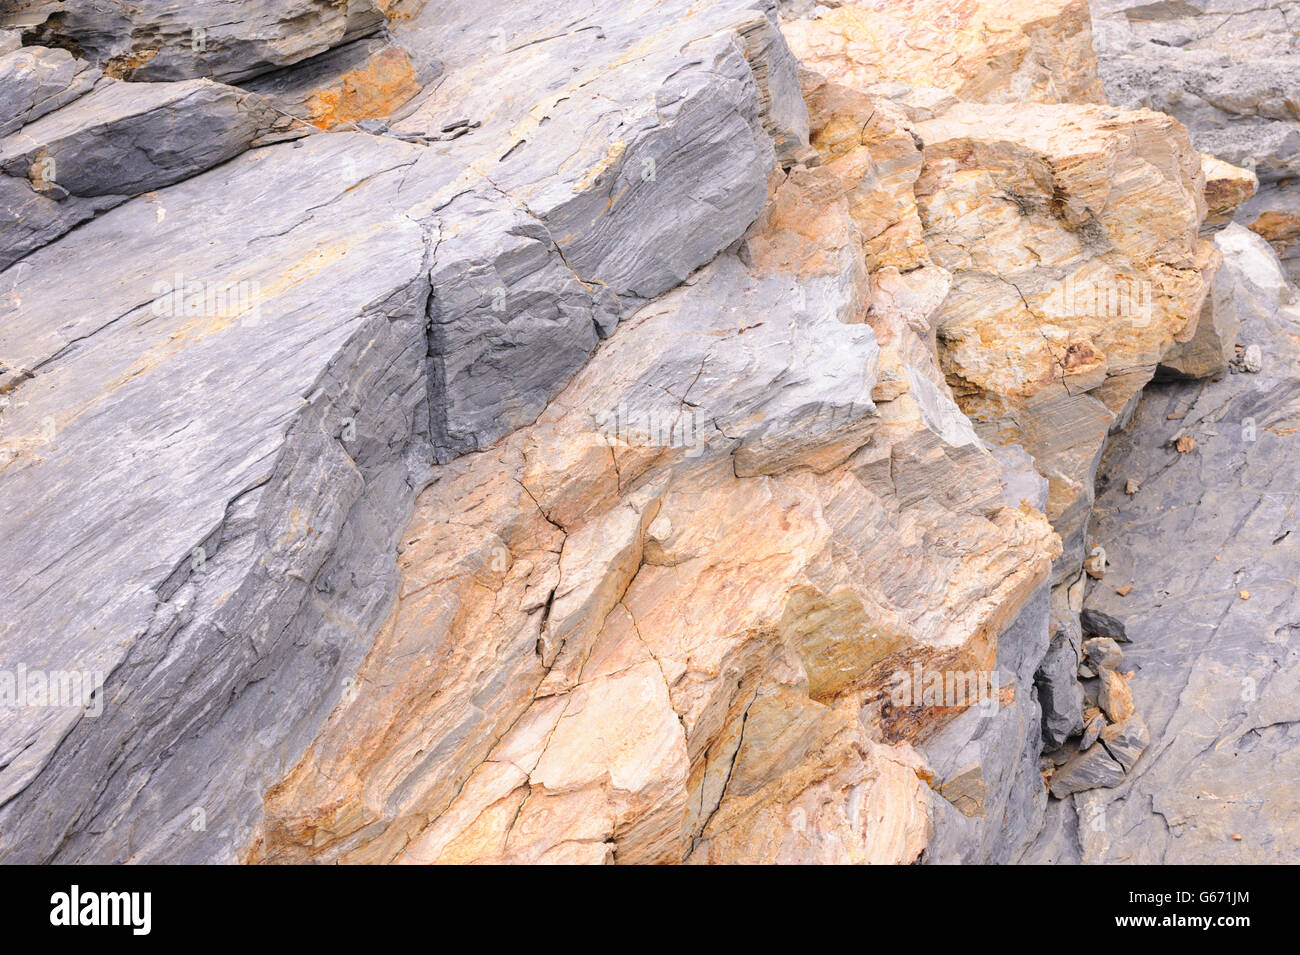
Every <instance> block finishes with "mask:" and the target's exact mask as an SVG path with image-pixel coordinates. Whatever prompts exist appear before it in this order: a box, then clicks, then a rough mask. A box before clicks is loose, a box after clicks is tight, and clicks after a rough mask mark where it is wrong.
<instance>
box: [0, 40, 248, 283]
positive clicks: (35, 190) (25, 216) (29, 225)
mask: <svg viewBox="0 0 1300 955" xmlns="http://www.w3.org/2000/svg"><path fill="white" fill-rule="evenodd" d="M44 52H48V53H61V52H62V51H44ZM3 83H4V80H3V79H2V78H0V84H3ZM0 88H3V87H0ZM10 88H11V89H12V86H11V87H10ZM37 113H40V115H39V116H36V115H35V114H37ZM27 115H28V117H29V118H31V121H30V122H28V123H27V124H26V125H23V126H20V127H18V128H16V129H14V130H13V131H12V132H10V133H9V134H8V135H7V136H4V137H3V138H0V191H2V192H3V194H4V197H5V211H4V214H3V217H0V267H5V266H8V265H10V264H12V263H13V262H15V261H17V260H18V259H20V258H22V257H23V256H24V255H26V254H27V253H29V252H31V251H32V250H33V249H37V248H40V247H41V246H42V245H45V244H47V243H49V242H51V241H53V240H54V239H56V238H58V236H60V235H62V234H63V233H64V232H66V231H68V230H69V229H71V228H72V227H73V226H75V225H77V224H78V223H80V222H82V221H84V220H86V219H88V218H90V217H92V216H94V215H96V214H97V213H99V212H102V211H103V210H105V209H108V208H112V207H113V206H115V205H117V204H119V203H121V202H125V201H126V200H127V199H129V198H130V197H132V196H135V195H139V194H140V193H143V192H147V191H149V190H152V189H158V188H161V187H163V186H169V185H171V184H172V183H174V182H178V181H180V180H182V179H186V178H189V177H190V176H193V175H195V174H196V173H199V172H202V171H203V170H205V169H210V168H211V167H213V166H215V165H218V164H219V163H222V162H225V161H226V160H227V159H230V158H231V157H232V156H235V155H238V154H239V153H241V152H243V151H244V150H245V149H247V148H248V147H249V145H250V144H251V143H252V142H253V141H254V140H255V139H257V137H258V136H259V135H261V134H262V133H263V132H264V131H265V130H267V129H269V128H270V127H271V126H272V125H273V122H274V117H273V114H272V113H271V112H270V111H269V110H267V109H266V108H265V107H264V106H262V105H261V104H260V103H259V102H258V101H257V100H255V99H253V98H251V97H249V96H248V95H247V94H246V93H243V92H241V91H240V90H237V89H234V88H233V87H229V86H224V85H222V84H220V83H213V82H211V81H209V80H187V81H184V82H178V83H141V84H130V83H122V82H119V81H116V80H101V81H100V82H99V83H98V84H97V85H96V86H95V88H94V89H93V90H91V91H89V92H86V93H84V94H83V95H80V96H78V97H76V98H75V99H73V101H71V102H69V103H68V104H67V105H65V106H63V107H61V108H59V109H55V110H54V111H52V112H41V111H39V110H35V109H33V110H31V111H29V112H28V114H27Z"/></svg>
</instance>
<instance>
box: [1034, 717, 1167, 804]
mask: <svg viewBox="0 0 1300 955" xmlns="http://www.w3.org/2000/svg"><path fill="white" fill-rule="evenodd" d="M1149 740H1150V737H1149V734H1148V732H1147V727H1146V723H1144V722H1143V720H1142V717H1140V716H1130V717H1129V718H1128V719H1127V720H1125V721H1123V722H1122V723H1114V724H1112V725H1110V726H1107V727H1106V728H1105V729H1103V730H1101V732H1100V733H1099V734H1098V736H1097V737H1096V745H1092V744H1091V743H1090V744H1089V745H1088V746H1083V745H1080V747H1079V749H1080V752H1079V753H1077V754H1076V755H1075V756H1074V757H1073V758H1071V759H1070V761H1069V762H1068V763H1066V764H1065V765H1064V766H1062V767H1061V768H1060V769H1058V770H1057V771H1056V773H1055V774H1054V775H1053V776H1052V782H1051V792H1052V795H1053V796H1055V797H1056V798H1057V799H1063V798H1065V797H1066V796H1070V795H1073V794H1074V793H1077V792H1083V791H1085V790H1090V789H1103V788H1109V787H1112V786H1116V785H1118V784H1119V783H1120V782H1121V781H1122V780H1123V779H1124V775H1125V774H1126V773H1127V772H1128V771H1129V770H1130V769H1132V768H1133V766H1134V764H1135V763H1136V762H1137V760H1138V757H1139V756H1140V755H1142V750H1143V749H1145V748H1146V745H1147V743H1148V742H1149Z"/></svg>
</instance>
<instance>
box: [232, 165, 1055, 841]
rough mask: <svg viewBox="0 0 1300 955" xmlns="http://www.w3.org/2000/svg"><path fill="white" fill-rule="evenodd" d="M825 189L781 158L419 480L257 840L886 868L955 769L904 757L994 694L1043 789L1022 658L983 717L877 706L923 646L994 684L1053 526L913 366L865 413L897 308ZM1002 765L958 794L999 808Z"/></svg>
mask: <svg viewBox="0 0 1300 955" xmlns="http://www.w3.org/2000/svg"><path fill="white" fill-rule="evenodd" d="M823 168H825V167H823ZM846 188H847V184H841V183H839V182H838V181H837V180H836V178H835V177H834V175H833V174H832V173H830V172H829V171H827V172H823V171H822V169H816V170H800V169H796V170H795V171H793V172H792V173H791V174H790V175H789V177H788V178H787V179H786V180H785V181H784V182H783V183H782V184H781V185H780V186H779V187H778V188H777V190H776V193H775V195H774V197H773V200H772V203H771V205H770V207H769V210H768V213H767V215H766V216H765V217H764V220H763V221H762V223H760V226H759V227H758V228H757V229H756V230H755V231H754V232H753V233H751V234H750V236H749V237H748V238H747V239H746V241H745V243H744V245H743V246H742V247H741V249H740V250H739V251H738V252H736V253H728V254H724V255H723V256H720V257H719V258H718V259H717V260H715V261H714V262H713V263H712V264H710V265H709V266H708V267H707V268H706V269H704V270H703V271H702V272H701V273H699V274H698V275H697V276H695V277H694V278H692V279H691V280H690V281H689V282H688V283H687V284H685V285H684V286H682V287H680V288H678V289H676V290H674V291H673V292H670V293H669V294H668V295H666V296H664V297H663V298H661V299H660V300H658V301H657V302H655V303H652V304H650V305H648V306H645V307H644V308H642V309H641V310H639V311H637V312H636V313H635V314H634V315H633V316H632V317H631V318H630V319H629V320H627V321H626V322H625V323H624V325H623V327H621V328H620V329H619V330H618V331H617V332H616V333H615V334H614V335H613V336H612V337H611V339H610V340H609V341H608V342H607V343H606V344H605V345H604V346H603V347H602V348H601V349H600V351H598V352H597V354H596V355H595V356H594V358H593V360H592V362H591V363H590V364H589V365H588V366H587V367H586V368H584V369H583V371H582V372H581V373H580V374H579V375H578V376H577V378H575V380H574V381H573V382H572V383H571V384H570V386H569V387H568V388H566V389H565V391H563V392H562V393H561V394H560V395H559V396H558V397H557V398H556V399H555V401H554V402H552V403H551V405H550V406H549V407H548V408H547V410H546V412H545V413H544V414H543V415H542V417H541V418H540V420H539V421H538V423H537V424H536V425H534V426H532V427H529V428H525V429H523V430H521V431H518V432H516V433H515V434H513V435H511V436H510V437H509V438H507V439H506V440H505V441H504V442H501V443H499V444H498V445H496V446H495V447H493V448H491V449H489V450H487V451H485V452H482V453H479V454H471V455H467V456H465V457H462V458H460V459H458V460H457V461H455V462H453V463H452V464H449V465H447V466H446V467H445V468H443V469H441V471H440V473H439V475H438V477H437V478H436V479H435V482H434V483H433V484H432V485H431V486H430V487H429V488H428V489H427V490H426V491H425V492H424V493H423V494H422V495H421V497H420V499H419V501H418V502H417V506H416V513H415V516H414V519H413V520H412V523H411V524H410V526H409V527H408V529H407V533H406V535H404V537H403V548H404V549H403V554H402V558H401V564H402V568H403V575H404V580H403V585H402V594H401V599H400V601H399V603H398V605H397V608H396V610H395V611H394V614H393V615H392V616H391V617H390V619H389V621H388V622H387V624H386V625H385V628H384V629H383V631H382V632H381V633H380V636H379V638H378V640H377V643H376V646H375V648H374V650H373V651H372V653H371V655H370V658H369V659H368V660H367V663H366V665H365V667H363V669H362V671H361V673H360V674H359V677H358V681H357V685H356V688H355V689H354V691H353V692H352V693H351V694H350V696H349V697H348V699H347V701H346V703H345V705H344V706H342V707H340V708H339V709H338V710H336V712H335V713H334V715H333V716H332V717H331V719H330V721H329V723H328V724H327V725H326V727H325V728H324V730H323V732H322V733H321V735H320V736H319V737H318V738H317V740H316V741H315V743H314V744H313V746H312V748H311V750H309V751H308V753H307V754H306V756H305V757H304V759H303V760H302V761H301V762H300V763H299V764H298V765H297V766H296V767H294V769H293V771H292V772H291V773H289V774H288V775H287V776H286V777H285V779H284V780H283V781H282V782H281V783H279V784H278V785H277V786H276V787H274V788H273V789H272V790H271V792H270V793H269V795H268V799H267V815H266V822H265V823H264V825H263V827H262V829H261V831H260V833H259V837H258V839H257V840H256V841H255V842H254V843H253V844H252V846H251V847H250V859H252V860H254V861H271V862H289V861H306V860H318V861H346V862H379V861H383V862H390V861H399V862H469V861H512V862H537V861H570V862H572V861H583V862H602V861H617V862H677V861H687V862H735V861H751V862H797V861H814V860H816V861H844V862H869V861H874V862H903V861H911V860H913V859H915V858H917V856H918V855H919V854H920V852H921V850H922V849H923V848H924V847H925V845H926V841H927V834H928V831H929V828H930V822H929V820H930V818H931V816H932V815H934V814H935V813H943V812H944V810H942V809H940V808H938V807H939V805H940V804H941V803H942V804H945V805H946V804H947V800H949V799H951V800H962V797H960V796H958V795H957V793H956V786H957V785H963V784H964V781H965V780H967V779H968V778H969V771H970V769H971V767H970V766H969V765H968V764H963V765H961V766H960V767H950V766H948V765H947V764H943V765H941V766H939V767H938V769H937V771H936V769H935V768H933V767H931V766H929V764H928V763H927V762H926V760H925V758H924V757H923V756H922V755H920V754H919V753H918V752H917V750H916V748H915V747H914V745H913V744H916V745H920V746H924V745H927V744H926V741H927V740H931V739H934V738H935V734H936V733H937V732H940V731H941V730H942V728H943V727H945V726H948V725H950V724H953V720H954V719H956V718H958V717H960V716H961V714H963V713H967V714H972V715H974V716H976V717H978V718H980V719H981V720H982V722H983V724H984V725H985V726H989V725H992V724H1001V723H1002V722H1004V720H1003V719H1001V718H1000V717H1001V714H1002V712H1003V711H1006V713H1007V714H1008V717H1007V718H1010V719H1011V720H1012V725H1014V726H1016V727H1019V729H1020V734H1021V735H1020V736H1019V740H1020V741H1021V744H1022V745H1023V743H1024V742H1025V741H1027V742H1028V745H1029V746H1030V747H1031V754H1030V760H1029V763H1028V764H1029V767H1030V772H1031V773H1033V774H1034V775H1035V776H1036V773H1035V772H1034V771H1033V759H1032V756H1033V753H1034V752H1036V745H1037V740H1038V714H1037V708H1036V706H1034V705H1033V703H1032V696H1031V694H1032V690H1031V688H1030V685H1029V679H1028V678H1029V677H1030V676H1031V675H1032V668H1033V666H1034V664H1035V663H1036V659H1037V657H1036V656H1031V655H1030V654H1026V656H1030V662H1029V663H1028V667H1027V668H1026V667H1025V665H1024V664H1023V663H1022V664H1021V670H1020V672H1019V673H1008V674H1007V676H1006V682H1005V685H1003V686H1001V687H999V688H997V692H996V693H995V694H994V695H992V696H991V697H984V698H983V700H984V703H985V704H986V705H985V706H981V707H980V709H981V710H982V711H983V712H976V710H975V709H974V708H973V707H972V703H973V702H974V701H973V700H964V701H962V702H961V703H959V704H955V705H953V706H948V707H944V706H938V707H936V706H924V705H921V704H920V701H919V700H918V701H917V705H912V704H911V702H910V701H908V702H905V703H902V704H899V701H898V700H897V699H895V698H894V697H893V696H892V694H891V693H890V690H891V689H892V688H893V686H894V683H895V681H894V676H895V675H896V674H897V673H899V672H900V671H901V670H902V669H903V668H904V667H910V666H911V665H912V663H913V662H916V663H917V665H918V666H920V665H921V662H922V661H923V662H924V664H925V667H926V669H927V670H929V671H931V672H940V673H943V672H950V671H952V670H960V671H972V672H976V673H979V674H987V673H989V672H990V671H992V670H993V669H994V668H995V667H996V666H997V665H998V664H999V663H1000V662H1001V657H1000V656H999V654H1000V652H1001V651H1000V649H999V647H1000V645H1001V644H1000V641H999V637H1000V635H1003V634H1006V635H1007V636H1008V638H1010V637H1011V636H1013V635H1012V634H1011V633H1010V632H1009V631H1010V629H1011V625H1012V624H1013V622H1014V621H1015V619H1016V617H1017V615H1018V613H1019V611H1020V608H1021V607H1023V606H1025V605H1026V604H1027V603H1028V601H1029V599H1030V598H1031V596H1032V595H1033V594H1034V593H1035V592H1036V591H1039V590H1040V589H1041V588H1042V586H1043V585H1044V584H1045V582H1046V579H1047V573H1048V567H1049V565H1050V562H1051V560H1052V558H1053V556H1054V555H1055V553H1056V551H1055V538H1054V536H1053V535H1052V534H1051V532H1050V529H1049V528H1048V526H1047V523H1046V521H1045V520H1044V519H1043V517H1042V515H1041V514H1040V513H1039V512H1037V511H1035V510H1034V509H1033V508H1032V507H1031V506H1030V505H1029V504H1028V503H1027V502H1024V501H1023V500H1022V499H1021V498H1020V496H1019V495H1018V494H1010V495H1008V494H1005V493H1004V483H1006V484H1010V483H1014V482H1013V478H1012V475H1014V474H1015V473H1016V467H1015V466H1014V465H1012V464H1010V463H1008V464H1007V465H1006V466H1005V467H1004V466H1003V464H1001V463H1000V462H999V461H998V460H997V459H995V458H994V457H993V456H992V455H991V454H990V453H989V452H988V451H987V450H986V449H984V448H983V447H982V446H981V445H980V443H979V441H978V439H977V438H976V437H975V435H974V432H973V431H972V430H971V429H970V426H969V423H968V422H966V421H965V419H964V418H962V417H961V415H960V413H959V412H958V410H957V408H956V406H955V405H954V404H953V403H952V400H951V398H950V397H949V396H948V395H947V390H946V386H945V385H944V383H943V381H942V378H941V377H938V375H937V367H936V363H935V362H934V359H933V355H931V359H930V364H931V368H933V369H934V370H933V371H931V372H929V373H927V371H926V369H925V368H924V367H912V366H910V365H908V364H907V363H906V362H903V363H902V367H904V368H905V369H907V371H908V373H909V380H908V382H907V384H906V385H905V386H904V390H902V391H901V392H900V391H895V392H894V393H893V395H892V396H891V397H890V398H888V399H885V398H884V397H883V396H882V397H880V398H878V399H877V400H873V398H872V395H873V393H875V394H879V392H878V390H877V389H878V385H879V382H878V378H877V372H876V369H877V367H878V365H879V362H880V352H881V346H880V345H879V344H878V339H877V332H876V329H880V330H882V331H883V330H884V329H886V328H888V327H889V323H890V322H894V323H897V324H896V325H895V326H894V328H895V330H894V331H892V332H891V333H890V335H891V338H893V339H895V340H896V339H897V338H898V337H899V335H900V334H901V333H900V331H899V330H898V329H900V328H903V327H906V326H905V319H904V316H903V315H900V314H898V313H897V311H896V309H897V308H898V305H897V301H898V299H897V297H896V296H897V295H898V293H897V292H896V293H895V295H894V296H890V297H888V298H886V297H885V296H880V297H879V299H876V298H873V297H872V295H871V290H870V287H869V285H868V284H867V283H866V276H865V274H864V272H863V270H862V267H861V254H862V252H861V248H862V245H861V244H862V235H861V233H860V232H859V231H858V229H857V227H856V225H855V222H854V218H853V216H852V215H851V214H850V207H849V203H848V202H847V201H846V199H845V198H844V197H843V196H842V195H837V194H836V193H837V192H842V191H844V190H845V189H846ZM868 304H870V305H871V306H873V307H878V310H879V318H878V320H877V321H874V322H872V324H871V325H868V324H863V323H862V317H863V312H864V310H865V309H866V306H868ZM868 320H869V321H871V319H870V318H869V319H868ZM891 347H893V348H897V347H898V345H897V344H894V345H892V346H891ZM931 376H933V377H931ZM1021 467H1023V464H1021ZM921 488H928V489H929V492H928V493H924V494H918V493H917V492H918V491H919V489H921ZM1011 498H1014V499H1011ZM886 562H888V566H889V570H888V572H887V573H886V572H883V571H884V568H885V566H886ZM1041 623H1043V624H1045V616H1043V618H1042V620H1041ZM1035 630H1036V631H1037V633H1038V634H1041V633H1042V630H1041V627H1040V628H1033V627H1031V628H1030V635H1029V639H1028V644H1029V645H1030V646H1032V644H1033V633H1034V631H1035ZM1021 645H1022V644H1021V642H1020V641H1017V640H1013V639H1008V640H1007V641H1006V646H1008V647H1012V648H1016V647H1020V646H1021ZM1039 655H1041V649H1039ZM953 725H955V724H953ZM970 731H971V727H970V726H969V725H967V726H965V727H963V728H962V729H961V732H962V733H967V734H968V733H969V732H970ZM999 735H1004V734H1003V731H1002V730H1000V729H999V730H996V731H994V730H990V731H989V736H990V738H991V739H992V738H993V737H996V736H999ZM950 769H952V770H954V772H953V773H952V775H953V777H954V778H953V779H952V780H950V779H949V778H947V776H946V775H939V774H940V773H946V772H947V771H948V770H950ZM956 770H960V772H957V771H956ZM975 775H976V776H979V775H980V774H979V767H976V773H975ZM958 777H960V778H961V779H962V780H963V782H958ZM1010 782H1011V780H1003V779H1001V778H990V779H988V780H987V781H983V780H982V779H981V783H979V784H972V785H975V786H976V788H978V789H979V790H980V791H981V793H983V792H985V791H987V793H988V799H989V804H988V806H987V811H988V813H989V815H990V816H994V815H996V813H997V810H998V809H999V808H1000V802H1001V801H1005V800H1006V799H1007V798H1008V797H1009V794H1010V792H1011V790H1012V788H1013V787H1012V786H1011V785H1010ZM931 787H933V789H932V788H931ZM945 787H947V791H945ZM1033 791H1034V790H1032V789H1030V790H1027V792H1029V793H1032V792H1033ZM1040 793H1041V790H1040ZM962 802H963V806H966V807H967V808H969V809H970V811H971V812H972V814H978V815H983V813H984V811H985V806H984V805H983V800H982V799H981V801H980V802H981V804H980V805H979V806H978V807H974V806H969V804H968V800H962ZM1026 824H1027V820H1026ZM976 851H978V849H977V850H976Z"/></svg>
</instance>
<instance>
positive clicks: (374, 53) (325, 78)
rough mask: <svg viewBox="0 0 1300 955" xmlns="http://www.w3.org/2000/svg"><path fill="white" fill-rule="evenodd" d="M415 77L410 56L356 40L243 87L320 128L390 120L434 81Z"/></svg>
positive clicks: (386, 44) (381, 42)
mask: <svg viewBox="0 0 1300 955" xmlns="http://www.w3.org/2000/svg"><path fill="white" fill-rule="evenodd" d="M429 73H436V71H435V70H426V75H425V76H424V77H421V76H420V74H418V73H417V72H416V68H415V65H414V64H413V63H412V60H411V56H410V54H409V53H408V52H407V51H406V50H405V49H404V48H403V47H401V46H398V45H397V44H395V43H393V42H391V41H390V40H388V39H386V38H383V37H373V38H369V39H362V40H357V41H355V42H353V43H348V44H346V45H344V46H340V47H337V48H336V49H333V50H330V51H328V52H326V53H322V54H321V55H320V56H316V57H312V58H311V59H310V60H305V61H303V62H301V63H298V64H295V65H294V66H291V67H285V68H283V69H280V70H276V71H275V72H272V73H267V74H264V75H262V76H259V77H257V78H255V79H253V80H249V81H247V82H245V83H243V84H242V85H243V87H244V88H245V89H247V90H249V91H251V92H254V93H258V94H260V95H262V96H264V97H266V99H267V100H269V101H270V102H271V103H272V104H274V106H275V107H276V108H277V109H278V110H280V111H281V112H282V113H284V114H287V115H289V116H293V117H296V118H298V119H300V120H302V121H303V122H305V123H307V124H309V125H311V126H313V127H316V128H318V129H327V130H328V129H336V128H338V127H341V126H349V125H352V124H355V123H358V122H361V121H363V120H367V119H389V118H391V117H393V116H394V115H395V114H398V113H400V111H401V110H402V108H403V107H404V106H406V105H407V103H409V102H410V100H411V99H412V98H414V97H415V96H416V95H417V94H419V93H420V92H421V90H422V89H423V82H427V81H428V80H429V79H430V78H431V77H430V76H429V75H428V74H429Z"/></svg>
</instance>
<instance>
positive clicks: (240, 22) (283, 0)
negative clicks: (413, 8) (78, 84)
mask: <svg viewBox="0 0 1300 955" xmlns="http://www.w3.org/2000/svg"><path fill="white" fill-rule="evenodd" d="M33 6H36V5H33ZM27 20H28V21H29V23H28V25H27V27H26V29H25V30H24V36H25V37H26V38H28V42H37V43H43V44H46V45H48V46H60V47H64V48H71V49H75V50H79V51H80V53H81V55H82V56H84V57H85V58H86V59H88V60H89V61H90V62H92V63H93V64H94V65H96V66H99V67H101V68H103V69H105V70H106V71H107V72H108V73H109V74H110V75H113V76H120V77H123V78H127V79H132V80H181V79H190V78H193V77H200V76H206V77H210V78H213V79H225V80H232V79H240V78H244V77H248V76H253V75H255V74H257V73H263V72H266V71H267V70H270V69H274V68H275V67H277V66H284V65H286V64H289V63H296V62H297V61H299V60H303V59H306V58H308V57H311V56H315V55H316V54H318V53H323V52H325V51H326V50H328V49H330V48H331V47H334V46H338V45H340V44H341V43H344V42H346V41H347V40H350V39H354V38H356V37H358V36H363V35H365V34H367V33H373V32H374V31H375V30H378V29H379V28H380V27H381V26H382V25H383V22H384V20H383V15H382V14H381V13H380V12H379V10H378V8H377V7H376V6H375V4H374V3H373V2H372V0H344V2H332V0H236V2H235V3H229V2H223V0H194V2H191V3H185V4H176V3H170V2H167V0H140V2H136V3H132V4H131V5H129V6H127V5H124V4H121V3H116V2H113V0H76V2H55V3H46V4H43V5H39V6H36V9H35V10H34V11H33V13H32V15H30V16H29V17H27Z"/></svg>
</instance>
